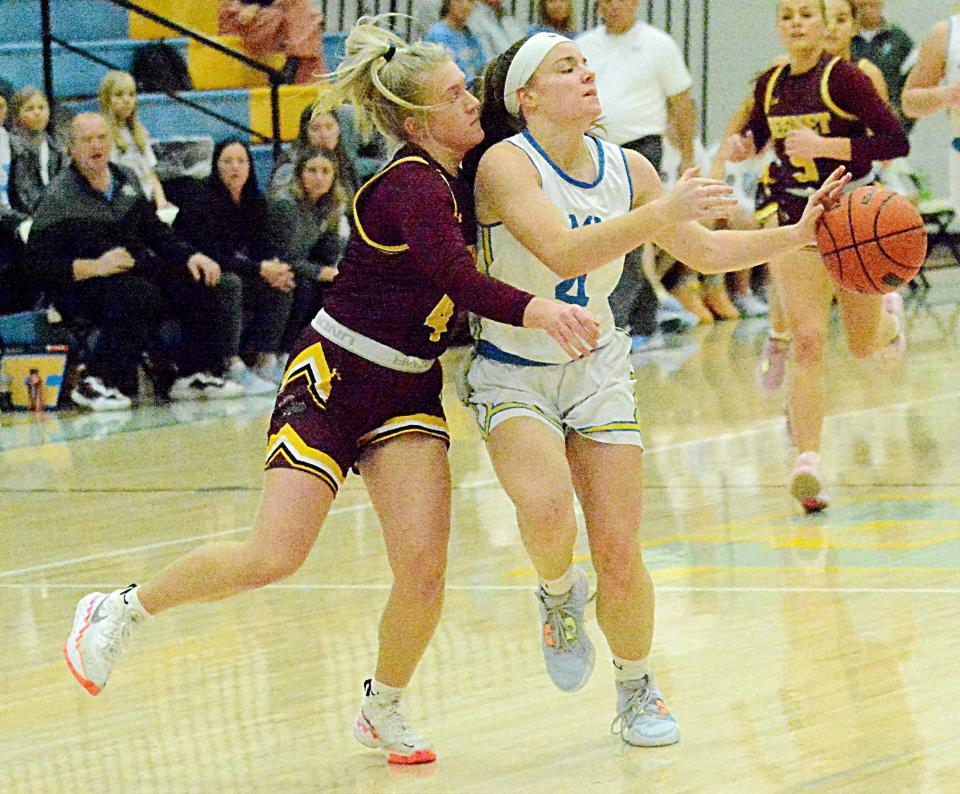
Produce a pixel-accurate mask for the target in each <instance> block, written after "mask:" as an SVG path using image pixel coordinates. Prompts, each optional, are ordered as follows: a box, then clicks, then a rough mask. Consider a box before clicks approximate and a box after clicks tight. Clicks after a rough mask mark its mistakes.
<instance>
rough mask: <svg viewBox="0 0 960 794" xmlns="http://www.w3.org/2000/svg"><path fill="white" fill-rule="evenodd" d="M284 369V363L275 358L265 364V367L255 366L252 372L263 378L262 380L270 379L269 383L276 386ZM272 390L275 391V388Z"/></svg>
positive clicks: (281, 377)
mask: <svg viewBox="0 0 960 794" xmlns="http://www.w3.org/2000/svg"><path fill="white" fill-rule="evenodd" d="M284 370H285V367H284V365H283V364H282V363H281V362H280V361H279V360H277V361H274V362H273V363H272V364H267V366H265V367H256V368H255V369H254V372H255V373H256V375H257V377H258V378H263V380H267V381H270V383H272V384H274V386H275V387H276V386H279V385H280V381H282V380H283V373H284ZM274 391H276V388H274Z"/></svg>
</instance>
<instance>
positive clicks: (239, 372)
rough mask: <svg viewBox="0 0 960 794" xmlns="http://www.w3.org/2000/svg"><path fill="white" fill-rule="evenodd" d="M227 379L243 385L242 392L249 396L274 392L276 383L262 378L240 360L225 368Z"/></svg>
mask: <svg viewBox="0 0 960 794" xmlns="http://www.w3.org/2000/svg"><path fill="white" fill-rule="evenodd" d="M227 379H228V380H229V381H230V382H232V383H237V384H239V385H240V386H242V387H243V393H244V394H247V395H251V396H257V395H260V394H271V395H272V394H274V393H276V391H277V384H275V383H272V382H270V381H269V380H264V379H263V378H261V377H260V376H259V375H257V373H255V372H254V371H253V370H251V369H250V368H249V367H247V365H246V364H244V363H243V362H242V361H237V362H235V363H233V364H231V365H230V368H229V369H228V370H227Z"/></svg>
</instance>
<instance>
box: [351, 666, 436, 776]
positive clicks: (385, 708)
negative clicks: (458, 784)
mask: <svg viewBox="0 0 960 794" xmlns="http://www.w3.org/2000/svg"><path fill="white" fill-rule="evenodd" d="M370 686H371V682H370V680H369V679H367V681H365V682H364V688H365V689H366V692H367V697H364V699H363V703H362V704H361V706H360V715H359V716H358V717H357V721H356V722H355V723H354V725H353V735H354V736H355V737H356V739H357V741H358V742H360V744H362V745H364V746H366V747H372V748H375V749H380V750H385V751H386V752H387V760H388V761H389V762H390V763H391V764H429V763H432V762H434V761H436V760H437V756H436V753H434V752H433V745H432V744H431V743H430V741H429V740H427V739H424V738H423V737H422V736H421V735H420V734H419V733H417V732H416V730H414V728H413V726H411V725H410V723H409V722H408V721H407V718H406V717H404V716H403V714H401V713H400V694H399V693H396V694H380V695H374V696H372V697H371V696H370Z"/></svg>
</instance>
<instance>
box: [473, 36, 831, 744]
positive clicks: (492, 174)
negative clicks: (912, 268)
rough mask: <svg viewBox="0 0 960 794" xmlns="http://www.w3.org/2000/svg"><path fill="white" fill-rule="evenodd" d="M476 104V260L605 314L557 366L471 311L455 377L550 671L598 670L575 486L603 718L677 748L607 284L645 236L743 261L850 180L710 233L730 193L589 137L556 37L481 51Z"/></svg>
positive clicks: (571, 54)
mask: <svg viewBox="0 0 960 794" xmlns="http://www.w3.org/2000/svg"><path fill="white" fill-rule="evenodd" d="M483 102H484V106H483V110H482V113H481V123H482V124H483V127H484V132H485V134H486V141H485V146H484V147H482V148H481V150H480V151H479V152H477V153H476V154H475V155H474V158H475V160H476V159H479V166H478V168H477V174H476V198H477V218H478V221H479V222H480V225H481V226H480V228H481V232H480V241H479V246H478V247H479V248H480V251H481V257H480V258H481V266H482V267H484V268H485V269H487V270H488V271H489V272H490V274H491V275H496V276H497V277H498V278H500V279H502V280H504V281H506V282H508V283H511V284H514V285H523V286H524V288H525V289H529V290H530V291H532V292H534V293H535V294H537V295H540V296H543V297H548V298H553V299H555V300H559V301H562V302H566V303H573V304H577V305H581V306H586V307H587V308H588V309H589V310H590V311H592V312H594V313H595V315H596V316H597V318H598V320H599V322H600V328H601V332H600V333H601V338H600V343H599V347H598V348H597V349H596V350H595V351H594V352H593V354H592V355H590V356H589V357H587V358H585V359H583V360H579V361H575V362H568V363H564V359H563V356H562V355H561V353H560V350H559V348H558V347H557V345H556V344H555V343H553V342H551V341H550V340H549V339H547V338H545V337H544V336H543V335H542V334H540V333H539V332H538V331H529V332H526V333H513V332H512V331H511V330H509V329H507V328H505V327H503V326H502V325H498V324H496V323H489V322H487V321H485V320H484V321H481V325H480V338H479V342H478V347H477V354H478V355H477V357H476V359H475V361H474V362H473V363H472V365H471V367H470V370H469V372H468V375H467V381H468V387H469V389H470V392H471V396H470V401H471V403H472V404H473V406H474V407H475V408H476V412H477V415H478V418H479V421H480V424H481V428H482V430H483V433H484V436H485V438H486V440H487V444H488V450H489V452H490V456H491V459H492V461H493V466H494V469H495V470H496V472H497V477H498V478H499V480H500V483H501V484H502V485H503V487H504V489H505V490H506V492H507V494H508V495H509V496H510V498H511V500H512V501H513V503H514V506H515V507H516V510H517V519H518V523H519V525H520V533H521V536H522V538H523V542H524V545H525V547H526V549H527V552H528V553H529V555H530V558H531V560H532V561H533V564H534V566H535V567H536V569H537V572H538V574H539V576H540V587H539V588H538V590H537V597H538V599H539V601H540V612H541V620H542V629H543V641H542V648H543V651H544V657H545V660H546V664H547V670H548V672H549V674H550V676H551V678H552V679H553V681H554V683H556V684H557V686H559V687H560V688H561V689H564V690H566V691H575V690H577V689H579V688H581V687H582V686H584V684H586V682H587V679H588V677H589V675H590V672H591V671H592V669H593V662H594V650H593V646H592V644H591V642H590V640H589V638H588V637H587V636H586V635H585V634H584V631H583V611H584V607H585V605H586V603H587V601H588V589H589V588H588V584H587V580H586V576H585V574H584V573H583V572H582V571H581V570H580V569H578V568H575V567H573V566H572V565H571V562H572V555H573V547H574V542H575V540H576V534H577V524H576V519H575V516H574V510H573V498H574V494H576V496H577V498H578V499H579V501H580V504H581V506H582V507H583V512H584V517H585V519H586V525H587V532H588V535H589V538H590V548H591V552H592V557H593V566H594V569H595V570H596V573H597V621H598V623H599V624H600V628H601V630H602V631H603V633H604V634H605V635H606V639H607V641H608V643H609V645H610V648H611V650H612V652H613V657H614V659H613V661H614V665H615V667H616V670H615V675H616V679H617V717H616V719H615V721H614V726H613V728H614V731H615V732H617V733H619V734H620V735H621V737H622V738H623V739H624V741H626V742H628V743H629V744H634V745H641V746H654V745H664V744H672V743H673V742H676V741H677V740H678V739H679V738H680V734H679V730H678V728H677V723H676V721H675V720H674V718H673V716H672V715H671V714H670V712H669V710H668V709H667V707H666V705H665V704H664V701H663V697H662V696H661V694H660V692H659V690H658V689H657V686H656V683H655V682H654V679H653V676H652V675H651V673H650V670H649V668H648V666H647V656H648V654H649V652H650V646H651V640H652V633H653V585H652V583H651V581H650V576H649V574H648V573H647V570H646V568H645V567H644V563H643V559H642V557H641V554H640V547H639V543H638V534H639V527H640V468H641V453H642V441H641V437H640V424H639V420H638V417H637V405H636V399H635V396H634V388H633V370H632V367H631V365H630V361H629V357H628V351H629V344H628V342H627V340H626V339H625V338H624V336H623V335H622V334H619V333H618V332H617V331H616V330H615V329H614V327H613V318H612V315H611V312H610V308H609V305H608V303H607V298H608V296H609V294H610V292H611V291H612V290H613V288H614V286H615V285H616V284H617V281H618V279H619V277H620V271H621V268H622V266H623V258H624V254H626V253H627V252H628V251H631V250H633V249H634V248H636V247H637V246H638V245H640V244H641V243H644V242H648V241H649V242H653V243H656V244H657V245H659V246H661V247H662V248H664V249H666V250H667V251H668V252H670V253H671V254H673V255H674V256H675V257H677V258H678V259H680V260H681V261H683V262H685V263H686V264H688V265H690V266H691V267H694V268H696V269H698V270H700V271H701V272H724V271H727V270H734V269H738V268H742V267H750V266H753V265H756V264H759V263H760V262H764V261H768V260H769V259H771V258H773V257H775V256H777V255H778V254H780V253H785V252H788V251H793V250H796V249H799V248H800V247H802V246H803V245H805V244H810V243H811V242H813V240H814V237H815V235H814V224H815V222H816V219H817V218H818V217H819V216H820V213H821V212H822V205H823V204H829V203H830V202H832V201H833V200H835V198H836V196H837V194H838V192H839V189H840V188H841V187H842V185H843V184H844V183H845V181H846V180H845V178H843V177H842V170H840V171H838V172H837V173H836V174H834V175H833V177H831V180H830V181H829V183H828V184H826V185H824V188H823V189H822V190H820V191H818V192H817V194H816V195H815V196H813V197H812V198H811V200H810V204H809V206H808V207H807V211H806V212H805V213H804V215H803V218H802V219H801V220H800V222H799V223H797V224H796V225H795V226H790V227H784V228H780V229H775V230H769V231H750V232H739V231H737V232H710V231H707V230H706V229H705V228H704V227H703V226H701V225H700V224H699V223H697V222H696V221H699V220H705V219H710V218H715V217H717V216H719V215H722V214H724V213H725V212H726V211H727V210H728V209H729V207H730V206H731V205H732V204H733V199H732V198H731V197H730V189H729V188H728V187H726V186H724V185H722V184H720V183H719V182H716V181H714V180H707V179H701V178H699V177H698V176H697V174H696V171H695V170H691V171H688V172H687V173H685V174H684V175H683V177H682V178H681V179H680V180H679V182H678V183H677V186H676V188H675V189H674V190H673V191H672V192H671V193H670V194H669V195H662V190H661V184H660V178H659V176H658V175H657V172H656V171H655V170H654V169H653V167H652V166H651V165H650V163H649V162H648V161H647V160H646V159H645V158H643V157H642V156H641V155H639V154H637V153H635V152H631V151H624V150H622V149H620V147H618V146H614V145H611V144H608V143H603V142H601V141H599V140H596V139H595V138H592V137H590V136H589V135H587V132H588V131H589V130H590V129H591V128H592V127H593V126H594V125H595V123H596V120H597V118H598V117H599V116H600V103H599V100H598V98H597V92H596V86H595V83H594V74H593V72H591V71H590V70H589V69H588V68H587V64H586V62H585V60H584V58H583V56H582V55H581V54H580V51H579V49H578V48H577V46H576V45H575V44H574V43H573V42H572V41H570V40H569V39H567V38H565V37H563V36H560V35H558V34H552V33H538V34H536V35H534V36H532V37H530V38H528V39H525V40H523V41H521V42H518V43H517V44H515V45H514V46H513V47H511V49H509V50H507V52H506V53H504V54H503V55H501V56H500V57H499V58H498V59H496V60H495V61H493V62H492V63H491V64H490V65H489V66H488V68H487V71H486V73H485V76H484V91H483ZM531 466H535V467H536V475H535V476H531Z"/></svg>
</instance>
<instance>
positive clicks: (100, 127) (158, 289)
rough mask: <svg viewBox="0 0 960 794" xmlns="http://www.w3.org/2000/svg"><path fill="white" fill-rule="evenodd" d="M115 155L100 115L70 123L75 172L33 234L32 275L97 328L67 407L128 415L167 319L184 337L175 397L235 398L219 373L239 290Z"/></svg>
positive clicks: (69, 311)
mask: <svg viewBox="0 0 960 794" xmlns="http://www.w3.org/2000/svg"><path fill="white" fill-rule="evenodd" d="M110 147H111V144H110V138H109V134H108V132H107V127H106V124H105V122H104V120H103V118H102V117H101V116H100V115H99V114H96V113H81V114H80V115H78V116H77V117H76V118H75V119H74V120H73V123H72V124H71V126H70V156H71V158H72V159H73V163H72V164H71V166H70V167H69V168H67V169H66V170H64V171H63V172H62V173H61V174H60V175H59V176H58V177H57V178H56V179H54V180H53V181H52V182H51V183H50V186H49V188H48V190H47V193H46V195H45V196H44V198H43V200H42V201H41V202H40V205H39V207H38V208H37V211H36V214H35V215H34V219H33V228H32V230H31V233H30V241H29V247H28V254H29V257H30V260H31V262H32V267H33V273H34V274H35V276H36V278H37V280H38V282H39V283H40V285H41V286H42V287H43V288H44V290H45V291H46V293H47V294H48V295H49V296H50V297H51V299H52V301H53V303H54V305H55V306H56V307H57V308H58V309H59V310H60V312H61V313H63V314H64V316H65V317H67V318H72V319H78V320H82V321H86V322H89V323H92V324H93V325H95V326H96V327H97V328H99V329H100V337H99V340H98V342H97V344H96V346H95V349H94V350H93V351H92V353H91V355H90V358H89V360H88V362H87V374H86V376H85V377H84V378H83V379H82V380H81V382H80V384H79V385H78V386H77V388H76V389H74V390H73V392H72V393H71V398H72V399H73V401H74V402H75V403H77V404H78V405H81V406H83V407H86V408H91V409H93V410H111V409H114V410H116V409H124V408H129V407H130V398H129V396H128V395H129V394H130V393H131V392H132V391H133V390H134V389H135V383H136V368H137V365H138V363H139V361H140V358H141V354H142V353H143V352H144V351H147V350H150V349H152V348H153V346H154V342H155V337H156V334H157V330H158V326H159V322H160V320H161V319H163V318H165V317H168V316H172V317H175V318H176V319H177V320H179V322H180V327H181V332H182V344H181V348H180V352H179V355H178V360H177V365H178V369H179V372H180V375H181V377H179V378H178V379H177V380H176V381H175V382H174V384H173V386H172V387H171V389H170V397H171V398H172V399H181V400H190V399H203V398H205V399H216V398H221V397H235V396H239V395H240V394H242V392H243V390H242V388H241V387H239V386H238V385H237V384H235V383H229V382H226V381H224V380H223V379H221V378H219V377H217V376H216V375H215V374H214V373H215V372H217V371H218V370H219V369H220V368H221V366H222V363H223V359H224V351H225V344H224V342H225V331H224V330H223V328H222V317H223V309H222V307H223V306H224V305H225V304H227V303H229V302H230V300H231V299H232V298H231V296H238V295H239V289H240V285H239V282H238V281H237V279H236V277H235V276H231V275H230V274H221V272H220V267H219V266H218V265H217V263H216V262H214V261H213V260H212V259H210V258H209V257H207V256H204V255H203V254H198V253H194V252H193V251H192V249H191V248H190V247H188V246H187V245H185V244H184V243H182V242H180V241H179V240H178V239H177V238H176V237H175V236H174V235H173V233H172V232H171V231H170V230H169V229H168V228H167V227H166V226H165V225H164V224H163V223H161V222H160V221H159V220H158V218H157V217H156V214H155V211H154V208H153V206H152V205H151V204H150V203H149V202H147V201H146V199H145V198H144V196H143V193H142V192H141V190H140V187H139V183H138V181H137V178H136V176H134V174H133V173H131V172H130V171H128V170H126V169H125V168H122V167H119V166H116V165H113V164H111V163H110ZM124 392H127V393H126V394H125V393H124Z"/></svg>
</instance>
